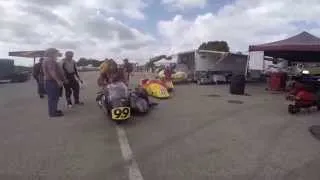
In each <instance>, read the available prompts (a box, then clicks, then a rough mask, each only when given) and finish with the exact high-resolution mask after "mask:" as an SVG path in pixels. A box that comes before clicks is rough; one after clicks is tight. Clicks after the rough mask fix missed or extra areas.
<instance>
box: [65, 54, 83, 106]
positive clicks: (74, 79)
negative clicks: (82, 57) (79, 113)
mask: <svg viewBox="0 0 320 180" xmlns="http://www.w3.org/2000/svg"><path fill="white" fill-rule="evenodd" d="M62 69H63V72H64V75H65V77H66V79H67V82H66V83H64V89H65V96H66V100H67V105H68V107H69V108H71V107H72V100H71V94H73V97H74V104H76V105H83V102H81V101H80V100H79V93H80V92H79V91H80V85H79V82H80V83H83V81H82V80H81V78H80V76H79V73H78V70H77V64H76V62H75V61H74V60H73V52H72V51H67V52H66V53H65V58H64V59H63V60H62Z"/></svg>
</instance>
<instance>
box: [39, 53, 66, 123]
mask: <svg viewBox="0 0 320 180" xmlns="http://www.w3.org/2000/svg"><path fill="white" fill-rule="evenodd" d="M58 55H59V51H58V50H57V49H55V48H49V49H47V50H46V52H45V60H44V61H43V64H42V69H43V74H44V80H45V89H46V92H47V95H48V110H49V116H50V117H60V116H63V113H62V111H61V110H58V109H57V108H58V102H59V97H60V88H61V87H62V86H63V82H64V80H65V79H64V76H63V72H62V71H61V68H60V66H59V64H58V62H57V57H58Z"/></svg>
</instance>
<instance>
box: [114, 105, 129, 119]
mask: <svg viewBox="0 0 320 180" xmlns="http://www.w3.org/2000/svg"><path fill="white" fill-rule="evenodd" d="M111 117H112V119H115V120H124V119H128V118H129V117H130V108H129V107H118V108H114V109H112V111H111Z"/></svg>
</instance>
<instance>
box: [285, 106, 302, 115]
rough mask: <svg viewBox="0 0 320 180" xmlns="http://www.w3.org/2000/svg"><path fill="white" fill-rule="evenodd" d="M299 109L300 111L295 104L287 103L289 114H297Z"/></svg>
mask: <svg viewBox="0 0 320 180" xmlns="http://www.w3.org/2000/svg"><path fill="white" fill-rule="evenodd" d="M299 111H300V109H299V108H298V107H297V106H295V105H293V104H289V105H288V112H289V113H290V114H297V113H298V112H299Z"/></svg>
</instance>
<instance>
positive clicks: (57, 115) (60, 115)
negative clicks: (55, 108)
mask: <svg viewBox="0 0 320 180" xmlns="http://www.w3.org/2000/svg"><path fill="white" fill-rule="evenodd" d="M62 116H64V114H63V113H62V112H61V113H58V112H56V113H55V114H53V115H50V117H62Z"/></svg>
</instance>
